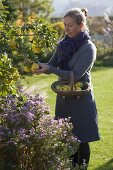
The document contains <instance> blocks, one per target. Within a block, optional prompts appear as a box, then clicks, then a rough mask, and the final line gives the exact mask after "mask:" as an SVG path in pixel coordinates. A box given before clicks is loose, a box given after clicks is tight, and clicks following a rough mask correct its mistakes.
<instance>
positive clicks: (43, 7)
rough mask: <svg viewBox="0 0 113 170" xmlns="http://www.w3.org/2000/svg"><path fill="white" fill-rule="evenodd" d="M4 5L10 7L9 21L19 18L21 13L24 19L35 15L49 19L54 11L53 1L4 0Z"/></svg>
mask: <svg viewBox="0 0 113 170" xmlns="http://www.w3.org/2000/svg"><path fill="white" fill-rule="evenodd" d="M2 2H3V5H5V6H7V7H8V11H9V12H10V14H9V15H8V16H7V18H8V19H12V20H14V19H15V18H14V16H16V17H18V15H19V13H22V14H23V18H25V17H27V16H28V15H32V13H35V14H36V15H38V17H49V16H50V14H51V12H52V11H53V8H52V2H53V0H16V1H15V0H8V1H7V0H2Z"/></svg>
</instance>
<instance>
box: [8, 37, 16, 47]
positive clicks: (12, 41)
mask: <svg viewBox="0 0 113 170" xmlns="http://www.w3.org/2000/svg"><path fill="white" fill-rule="evenodd" d="M9 46H10V47H11V48H12V49H15V48H16V41H15V40H13V39H12V40H9Z"/></svg>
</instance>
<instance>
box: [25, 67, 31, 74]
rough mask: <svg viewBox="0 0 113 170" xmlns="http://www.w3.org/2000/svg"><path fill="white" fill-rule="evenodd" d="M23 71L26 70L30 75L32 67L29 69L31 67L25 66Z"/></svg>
mask: <svg viewBox="0 0 113 170" xmlns="http://www.w3.org/2000/svg"><path fill="white" fill-rule="evenodd" d="M23 70H24V71H25V72H26V73H29V72H31V67H29V66H23Z"/></svg>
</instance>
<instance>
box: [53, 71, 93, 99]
mask: <svg viewBox="0 0 113 170" xmlns="http://www.w3.org/2000/svg"><path fill="white" fill-rule="evenodd" d="M70 77H71V78H70V79H71V80H70V82H69V83H68V82H66V81H55V82H54V83H53V84H52V85H51V89H52V90H53V91H54V92H55V93H57V94H60V95H63V96H81V95H84V94H87V93H89V92H90V91H91V88H90V85H89V83H87V82H84V81H81V82H82V84H83V87H82V89H80V90H76V89H75V88H74V77H73V75H72V74H71V76H70ZM79 82H80V81H79ZM76 83H77V82H76ZM61 85H69V86H70V89H69V90H64V89H63V90H61V89H58V88H57V87H58V86H61Z"/></svg>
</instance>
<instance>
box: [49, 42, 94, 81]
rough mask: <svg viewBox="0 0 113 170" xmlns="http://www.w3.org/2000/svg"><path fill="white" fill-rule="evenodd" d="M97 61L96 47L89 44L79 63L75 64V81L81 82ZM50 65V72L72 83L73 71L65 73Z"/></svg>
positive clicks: (80, 56)
mask: <svg viewBox="0 0 113 170" xmlns="http://www.w3.org/2000/svg"><path fill="white" fill-rule="evenodd" d="M95 59H96V47H95V46H94V45H93V44H88V46H87V48H85V49H84V50H83V51H82V52H81V53H80V55H79V58H78V61H77V62H76V63H75V66H74V68H73V69H72V71H73V75H74V80H75V81H77V80H79V79H80V78H81V77H82V76H83V75H84V74H85V72H86V71H87V70H88V69H89V68H90V67H92V65H93V63H94V60H95ZM48 65H49V71H50V72H51V73H54V74H56V75H57V76H60V77H61V78H62V79H64V80H67V81H70V73H71V71H65V70H61V69H58V68H55V67H54V66H53V65H51V64H48Z"/></svg>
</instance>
